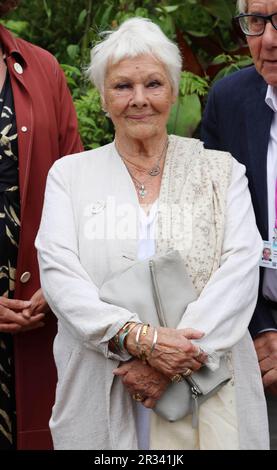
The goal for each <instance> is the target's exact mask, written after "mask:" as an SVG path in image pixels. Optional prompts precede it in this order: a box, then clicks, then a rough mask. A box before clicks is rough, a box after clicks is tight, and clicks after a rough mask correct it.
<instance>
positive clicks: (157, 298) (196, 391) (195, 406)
mask: <svg viewBox="0 0 277 470" xmlns="http://www.w3.org/2000/svg"><path fill="white" fill-rule="evenodd" d="M149 269H150V275H151V281H152V287H153V297H154V303H155V307H156V310H157V315H158V317H159V320H160V325H161V326H167V325H166V321H165V318H164V314H163V310H162V303H161V299H160V296H159V288H158V283H157V279H156V274H155V265H154V261H153V260H152V259H150V260H149ZM184 379H186V381H187V382H188V384H189V386H190V389H191V396H192V400H193V405H192V427H193V428H197V427H198V419H199V404H198V397H199V395H201V391H200V390H199V389H198V387H197V385H196V384H195V383H194V381H193V380H192V379H191V377H190V378H189V377H188V378H187V377H184Z"/></svg>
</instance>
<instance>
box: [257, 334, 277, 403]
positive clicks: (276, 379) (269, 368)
mask: <svg viewBox="0 0 277 470" xmlns="http://www.w3.org/2000/svg"><path fill="white" fill-rule="evenodd" d="M254 345H255V348H256V352H257V356H258V360H259V365H260V369H261V373H262V377H263V384H264V387H265V388H266V389H267V390H268V391H269V392H271V393H273V394H274V395H277V331H265V332H264V333H261V334H259V335H258V336H257V338H255V340H254Z"/></svg>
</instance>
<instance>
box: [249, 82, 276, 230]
mask: <svg viewBox="0 0 277 470" xmlns="http://www.w3.org/2000/svg"><path fill="white" fill-rule="evenodd" d="M266 91H267V84H266V83H265V82H264V80H263V79H262V78H261V77H260V76H259V77H258V80H257V83H256V84H255V87H254V89H252V90H249V94H248V97H247V99H246V100H245V116H246V129H247V136H246V138H247V143H248V150H249V162H248V177H249V185H250V187H251V194H252V198H253V204H254V207H255V210H256V218H257V224H258V226H259V229H260V231H261V235H262V237H263V238H264V239H267V238H268V210H267V149H268V142H269V137H270V126H271V121H272V117H273V112H272V110H271V109H270V108H269V106H267V104H266V103H265V96H266Z"/></svg>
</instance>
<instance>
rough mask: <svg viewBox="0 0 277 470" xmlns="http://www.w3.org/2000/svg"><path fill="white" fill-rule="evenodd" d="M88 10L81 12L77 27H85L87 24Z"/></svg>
mask: <svg viewBox="0 0 277 470" xmlns="http://www.w3.org/2000/svg"><path fill="white" fill-rule="evenodd" d="M87 14H88V12H87V10H86V9H84V10H82V11H81V13H80V15H79V17H78V20H77V27H78V28H80V27H81V26H83V24H84V22H85V19H86V17H87Z"/></svg>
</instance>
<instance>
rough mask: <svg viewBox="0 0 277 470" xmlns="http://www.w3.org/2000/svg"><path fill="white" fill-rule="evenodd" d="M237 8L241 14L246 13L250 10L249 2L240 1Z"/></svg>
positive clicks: (246, 0) (245, 0)
mask: <svg viewBox="0 0 277 470" xmlns="http://www.w3.org/2000/svg"><path fill="white" fill-rule="evenodd" d="M237 8H238V11H239V13H246V12H247V8H248V0H238V1H237Z"/></svg>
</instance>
